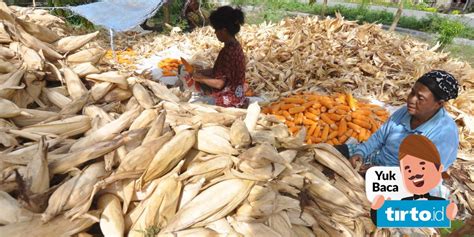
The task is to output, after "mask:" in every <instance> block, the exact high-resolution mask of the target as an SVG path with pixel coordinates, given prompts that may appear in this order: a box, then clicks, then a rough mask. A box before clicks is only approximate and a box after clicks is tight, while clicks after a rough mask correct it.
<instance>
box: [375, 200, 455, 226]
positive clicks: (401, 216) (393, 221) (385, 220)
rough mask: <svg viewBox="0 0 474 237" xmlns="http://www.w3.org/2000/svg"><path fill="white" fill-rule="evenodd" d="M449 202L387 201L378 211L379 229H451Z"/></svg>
mask: <svg viewBox="0 0 474 237" xmlns="http://www.w3.org/2000/svg"><path fill="white" fill-rule="evenodd" d="M448 205H449V201H446V200H436V201H430V202H420V201H391V200H387V201H385V204H384V205H383V207H382V208H381V209H379V210H378V211H377V226H378V227H450V223H451V222H450V220H449V219H448V218H447V217H446V207H447V206H448Z"/></svg>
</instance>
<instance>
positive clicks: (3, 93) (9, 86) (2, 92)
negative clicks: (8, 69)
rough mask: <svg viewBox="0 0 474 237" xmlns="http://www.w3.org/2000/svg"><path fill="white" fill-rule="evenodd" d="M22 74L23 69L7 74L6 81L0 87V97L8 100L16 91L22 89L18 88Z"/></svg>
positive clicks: (23, 72)
mask: <svg viewBox="0 0 474 237" xmlns="http://www.w3.org/2000/svg"><path fill="white" fill-rule="evenodd" d="M24 74H25V69H24V68H20V69H19V70H17V71H15V72H13V73H11V74H8V75H9V77H8V79H7V80H6V81H5V82H2V84H1V85H0V97H1V98H5V99H10V98H11V97H12V95H13V93H15V90H16V89H22V88H23V87H21V86H20V81H21V78H22V77H23V75H24Z"/></svg>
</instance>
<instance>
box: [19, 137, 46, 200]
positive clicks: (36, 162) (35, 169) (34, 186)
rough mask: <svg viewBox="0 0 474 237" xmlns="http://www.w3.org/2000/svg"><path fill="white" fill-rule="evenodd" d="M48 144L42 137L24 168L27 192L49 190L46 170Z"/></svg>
mask: <svg viewBox="0 0 474 237" xmlns="http://www.w3.org/2000/svg"><path fill="white" fill-rule="evenodd" d="M47 154H48V144H46V143H45V138H44V137H42V138H41V140H40V141H39V144H38V150H37V152H36V154H35V155H34V156H33V158H32V159H31V161H30V162H29V163H28V166H26V177H25V183H26V187H27V188H28V190H29V191H30V192H31V193H33V194H35V193H43V192H44V191H46V190H47V189H48V188H49V169H48V158H47Z"/></svg>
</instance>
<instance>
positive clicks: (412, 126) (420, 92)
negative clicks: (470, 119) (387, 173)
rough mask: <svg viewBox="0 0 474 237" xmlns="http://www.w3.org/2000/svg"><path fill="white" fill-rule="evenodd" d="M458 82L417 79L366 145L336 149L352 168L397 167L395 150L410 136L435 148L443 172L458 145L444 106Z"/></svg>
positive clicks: (434, 74)
mask: <svg viewBox="0 0 474 237" xmlns="http://www.w3.org/2000/svg"><path fill="white" fill-rule="evenodd" d="M458 87H459V85H458V82H457V81H456V79H455V78H454V77H453V76H452V75H451V74H449V73H447V72H445V71H441V70H435V71H431V72H428V73H426V74H425V75H423V76H422V77H420V78H419V79H418V80H417V81H416V83H415V85H414V86H413V88H412V90H411V92H410V94H409V95H408V99H407V105H406V106H403V107H402V108H400V109H399V110H397V111H396V112H395V113H394V114H393V115H392V116H391V117H390V118H389V120H388V121H387V122H386V123H384V124H383V125H382V126H381V127H380V128H379V129H378V130H377V132H375V133H374V134H372V136H371V137H370V138H369V140H368V141H366V142H364V143H361V144H352V145H342V146H338V147H336V148H338V150H339V151H341V152H342V153H343V154H344V155H345V156H347V157H350V159H349V160H350V162H351V164H352V165H353V166H354V167H355V166H356V163H357V162H358V161H362V162H363V163H364V164H365V165H364V170H366V169H368V168H369V167H370V166H398V165H399V164H398V162H399V161H398V149H399V147H400V143H401V142H402V141H403V139H404V138H405V137H406V136H408V135H410V134H419V135H423V136H426V137H427V138H429V139H430V140H431V141H432V142H433V143H434V144H435V145H436V147H437V148H438V151H439V153H440V155H441V163H442V164H443V167H444V171H446V169H448V167H449V166H451V165H452V164H453V162H454V161H455V160H456V157H457V149H458V145H459V138H458V129H457V126H456V123H455V122H454V120H453V119H452V118H451V117H449V115H448V112H447V111H446V110H445V109H444V103H445V102H446V101H448V100H450V99H455V98H456V97H457V96H458Z"/></svg>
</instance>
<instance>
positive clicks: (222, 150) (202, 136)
mask: <svg viewBox="0 0 474 237" xmlns="http://www.w3.org/2000/svg"><path fill="white" fill-rule="evenodd" d="M220 128H222V127H219V126H212V127H205V128H202V129H201V130H199V132H198V135H197V136H198V138H197V143H196V147H195V148H196V149H198V150H200V151H204V152H207V153H211V154H217V155H219V154H228V155H236V154H238V151H237V150H235V149H234V148H232V146H231V145H230V142H229V140H230V139H229V133H228V132H227V134H226V136H227V137H223V136H222V134H221V135H219V133H218V131H219V130H220ZM224 136H225V135H224ZM226 138H228V139H226Z"/></svg>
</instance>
